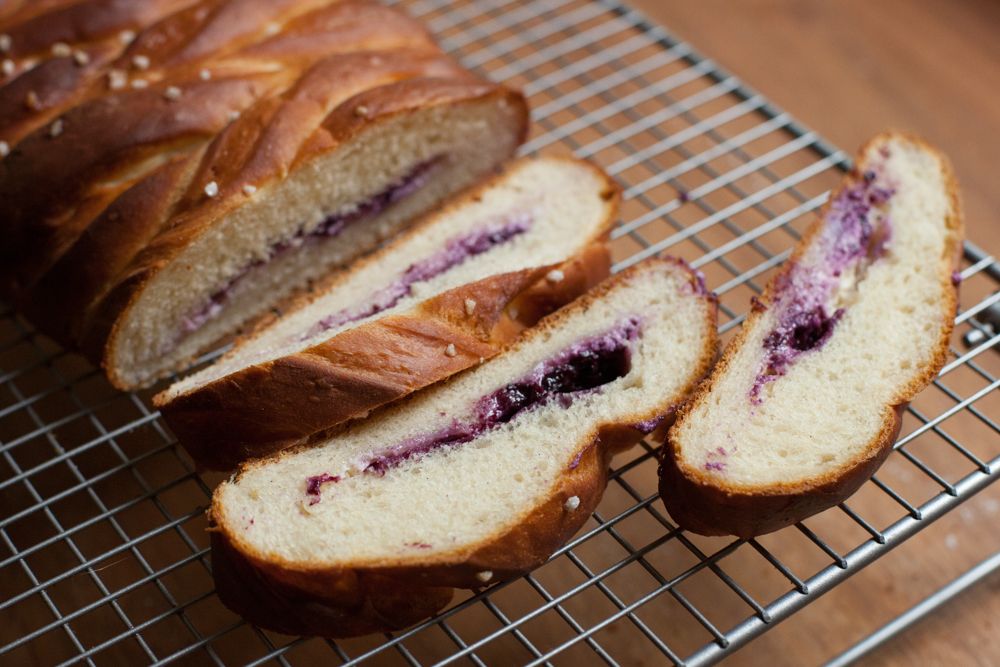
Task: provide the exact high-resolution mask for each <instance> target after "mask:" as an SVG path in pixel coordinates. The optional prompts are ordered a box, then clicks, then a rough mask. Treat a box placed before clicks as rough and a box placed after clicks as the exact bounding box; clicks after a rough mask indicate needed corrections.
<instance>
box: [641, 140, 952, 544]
mask: <svg viewBox="0 0 1000 667" xmlns="http://www.w3.org/2000/svg"><path fill="white" fill-rule="evenodd" d="M855 164H856V166H855V169H854V171H853V172H851V174H849V175H848V176H847V177H846V178H845V180H844V183H843V184H842V185H841V186H840V188H839V189H838V190H837V191H836V192H835V193H834V194H833V196H832V198H831V200H830V203H829V204H828V205H827V207H826V208H825V209H824V212H823V213H822V215H821V219H820V220H819V221H818V222H817V223H816V224H815V226H814V227H813V228H812V230H811V231H810V233H809V234H808V235H807V236H806V237H805V238H804V239H803V240H802V242H801V243H800V245H799V247H798V248H797V249H796V252H795V254H794V255H793V257H792V259H791V260H790V261H789V262H788V264H787V265H786V267H785V268H784V269H783V270H782V272H781V273H780V274H779V275H778V276H776V277H775V279H774V280H772V281H771V283H770V284H769V285H768V287H767V290H766V291H765V293H764V295H763V297H762V298H761V299H760V300H757V301H755V302H754V305H753V308H752V312H751V313H750V315H749V317H748V318H747V320H746V322H745V323H744V324H743V328H742V330H741V332H740V333H739V335H738V336H737V337H736V338H735V339H734V340H733V341H732V342H731V343H730V344H729V346H728V347H727V349H726V351H725V353H724V355H723V357H722V360H721V361H720V363H719V365H718V366H717V367H716V369H715V371H714V372H713V373H712V376H711V378H710V379H709V380H708V381H707V382H706V384H705V385H704V386H703V387H701V388H700V389H699V391H698V392H697V393H696V395H695V396H694V398H693V399H692V401H691V403H690V404H689V405H688V406H686V407H685V408H684V409H683V410H682V411H681V415H680V416H679V417H678V419H677V422H676V423H675V425H674V426H673V427H672V429H671V430H670V432H669V435H668V438H667V443H666V446H665V447H664V450H663V461H662V466H661V485H660V491H661V494H662V496H663V501H664V503H665V504H666V506H667V509H668V510H669V511H670V514H671V515H672V516H673V518H674V520H676V521H677V522H678V523H679V524H680V525H681V526H682V527H684V528H686V529H689V530H692V531H695V532H698V533H703V534H709V535H718V534H733V535H738V536H741V537H751V536H753V535H759V534H761V533H766V532H769V531H773V530H777V529H779V528H782V527H784V526H788V525H790V524H792V523H795V522H797V521H800V520H802V519H804V518H806V517H808V516H810V515H812V514H814V513H816V512H819V511H821V510H824V509H826V508H828V507H831V506H833V505H835V504H837V503H839V502H841V501H843V500H844V499H845V498H847V497H848V496H849V495H851V494H852V493H853V492H854V491H855V490H857V488H858V487H859V486H860V485H861V484H862V483H863V482H864V481H865V480H866V479H868V478H869V477H871V475H872V474H873V473H874V472H875V470H876V469H877V468H878V466H879V465H880V464H881V463H882V461H883V460H884V459H885V458H886V456H888V454H889V452H890V451H891V448H892V444H893V442H894V441H895V438H896V435H897V434H898V432H899V427H900V420H901V412H902V410H903V408H904V407H905V406H906V404H907V403H908V401H909V400H910V399H911V398H912V397H913V396H914V395H915V394H916V393H917V392H919V391H920V390H921V389H923V388H924V387H925V386H926V385H927V384H928V383H929V382H930V381H931V380H932V379H933V378H934V376H935V375H936V374H937V372H938V370H940V368H941V366H942V365H943V364H944V362H945V359H946V356H947V351H948V340H949V336H950V334H951V330H952V325H953V319H954V316H955V309H956V306H957V280H955V279H954V276H955V275H957V274H955V273H954V272H955V271H956V269H957V266H958V259H959V256H960V252H961V242H962V219H961V212H960V208H959V201H958V190H957V186H956V184H955V179H954V176H953V175H952V170H951V167H950V165H949V164H948V161H947V160H946V158H945V157H944V156H943V155H941V154H940V153H938V152H937V151H936V150H934V149H933V148H931V147H930V146H928V145H927V144H926V143H924V142H923V141H921V140H920V139H917V138H915V137H912V136H908V135H905V134H900V133H895V132H889V133H885V134H881V135H878V136H877V137H875V138H874V139H872V140H871V141H869V142H868V143H867V144H866V145H865V146H864V147H863V148H862V149H861V152H860V154H859V156H858V159H857V161H856V163H855Z"/></svg>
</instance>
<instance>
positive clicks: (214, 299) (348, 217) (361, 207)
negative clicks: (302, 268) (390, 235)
mask: <svg viewBox="0 0 1000 667" xmlns="http://www.w3.org/2000/svg"><path fill="white" fill-rule="evenodd" d="M442 162H443V156H438V157H435V158H431V159H430V160H425V161H424V162H421V163H419V164H417V165H416V166H414V167H413V169H411V170H410V171H409V172H408V173H407V174H406V175H404V176H403V177H401V178H400V179H398V180H397V181H395V182H393V183H391V184H390V185H389V186H388V187H386V188H385V189H384V190H382V191H381V192H379V193H377V194H375V195H373V196H371V197H369V198H368V199H365V200H363V201H361V202H360V203H358V204H357V205H356V206H355V207H354V209H353V210H351V211H347V212H344V213H333V214H331V215H328V216H327V217H326V218H325V219H324V220H323V221H322V222H320V223H319V225H317V226H316V227H314V228H313V229H311V230H309V231H308V232H306V231H305V230H304V229H301V230H299V231H298V233H296V234H295V235H294V236H292V237H290V238H288V239H285V240H283V241H279V242H277V243H275V244H274V245H272V246H271V247H270V248H269V249H268V251H267V257H266V258H264V259H256V260H254V261H253V262H251V263H250V264H248V265H247V266H245V267H244V268H243V269H242V270H240V271H239V272H238V273H237V274H236V275H234V276H233V277H232V278H230V279H229V282H227V283H226V284H225V285H224V286H223V287H221V288H220V289H218V290H216V291H215V292H213V293H212V295H211V296H209V297H208V299H207V300H206V301H205V303H203V304H202V305H201V306H199V307H198V308H196V309H195V310H193V311H192V312H190V313H188V315H187V316H185V317H184V318H183V320H181V330H182V332H183V333H184V334H191V333H194V332H195V331H197V330H198V329H200V328H201V327H203V326H205V323H206V322H208V321H209V320H212V319H215V318H216V317H218V315H219V313H221V312H222V310H223V309H224V308H225V305H226V303H227V302H228V301H229V298H230V297H231V296H232V294H233V292H234V291H235V289H236V286H237V285H238V284H239V283H240V282H241V281H242V280H243V279H244V278H246V276H247V275H249V274H250V273H251V272H252V271H253V270H255V269H259V268H260V267H262V266H264V265H265V264H267V263H268V262H270V261H272V260H274V259H275V258H277V257H279V256H281V255H283V254H285V253H286V252H288V251H289V250H291V249H293V248H299V247H301V246H302V245H303V244H305V243H315V242H319V241H322V240H324V239H330V238H333V237H335V236H338V235H339V234H340V233H341V232H343V231H344V229H346V228H347V226H348V225H351V224H353V223H355V222H358V221H360V220H364V219H367V218H373V217H375V216H376V215H378V214H380V213H382V211H384V210H386V209H388V208H389V207H391V206H392V205H393V204H395V203H397V202H399V201H400V200H402V199H405V198H406V197H409V196H410V195H412V194H414V193H416V192H417V191H418V190H420V189H421V188H423V187H424V186H425V185H426V184H427V182H428V181H429V180H430V177H431V175H432V173H433V172H434V170H435V169H436V168H437V167H438V166H439V165H440V164H441V163H442Z"/></svg>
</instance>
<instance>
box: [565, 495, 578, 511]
mask: <svg viewBox="0 0 1000 667" xmlns="http://www.w3.org/2000/svg"><path fill="white" fill-rule="evenodd" d="M563 507H564V508H565V509H566V511H567V512H575V511H576V510H577V509H578V508H579V507H580V496H570V497H569V498H567V499H566V502H565V503H563Z"/></svg>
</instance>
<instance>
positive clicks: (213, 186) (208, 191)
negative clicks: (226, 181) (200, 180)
mask: <svg viewBox="0 0 1000 667" xmlns="http://www.w3.org/2000/svg"><path fill="white" fill-rule="evenodd" d="M217 194H219V184H218V183H216V182H215V181H209V182H208V183H206V184H205V196H206V197H214V196H216V195H217Z"/></svg>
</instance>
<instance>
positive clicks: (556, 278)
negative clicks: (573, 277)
mask: <svg viewBox="0 0 1000 667" xmlns="http://www.w3.org/2000/svg"><path fill="white" fill-rule="evenodd" d="M565 277H566V276H565V274H563V272H562V271H560V270H559V269H552V270H551V271H549V273H548V275H547V276H545V279H546V280H548V281H549V282H550V283H558V282H561V281H562V279H563V278H565Z"/></svg>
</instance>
